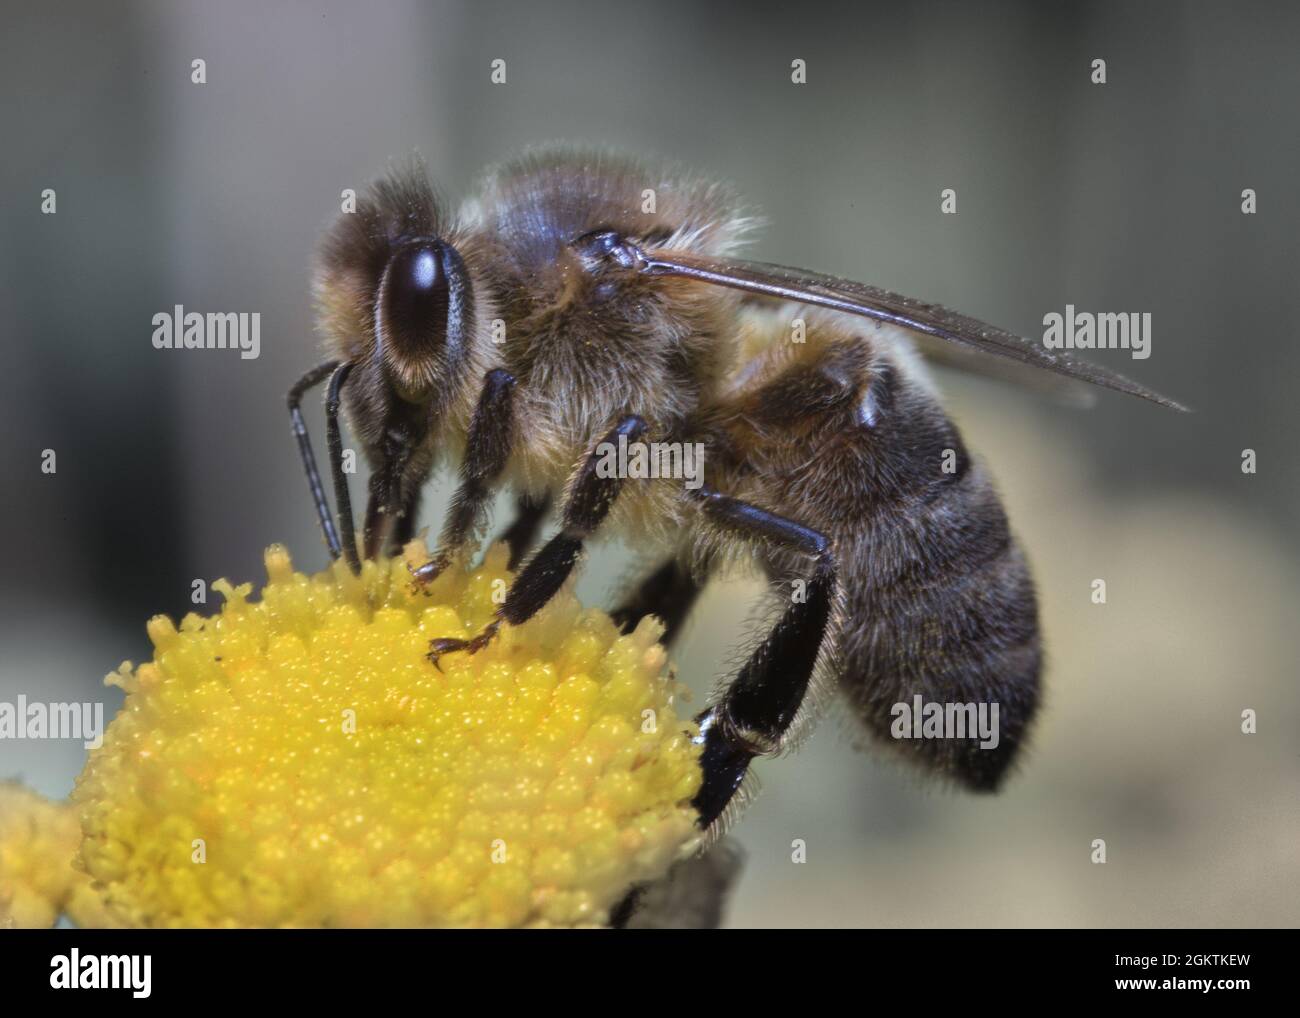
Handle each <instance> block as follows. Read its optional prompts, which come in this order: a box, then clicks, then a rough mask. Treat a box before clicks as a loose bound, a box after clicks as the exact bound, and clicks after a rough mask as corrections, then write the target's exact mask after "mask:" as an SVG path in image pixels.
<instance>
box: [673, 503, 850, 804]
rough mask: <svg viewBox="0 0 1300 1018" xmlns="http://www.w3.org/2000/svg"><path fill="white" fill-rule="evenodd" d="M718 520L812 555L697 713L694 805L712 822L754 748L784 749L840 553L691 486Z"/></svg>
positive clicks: (805, 532) (807, 532) (802, 529)
mask: <svg viewBox="0 0 1300 1018" xmlns="http://www.w3.org/2000/svg"><path fill="white" fill-rule="evenodd" d="M694 494H695V495H696V496H698V497H699V498H701V499H702V503H703V504H702V507H703V510H704V512H705V513H706V514H707V515H708V516H709V517H710V518H711V519H712V520H713V521H714V522H715V523H716V524H719V525H720V526H722V527H724V528H725V529H727V530H730V531H733V532H735V533H736V534H738V535H741V536H743V537H747V538H749V539H750V540H755V539H756V540H761V541H764V542H766V543H769V544H771V545H775V546H776V547H779V548H785V549H790V550H792V551H797V552H802V553H804V554H806V555H808V556H809V557H810V558H812V559H813V561H814V566H813V572H812V576H811V578H810V579H809V580H808V581H807V583H806V585H805V587H804V589H803V590H802V597H801V599H799V600H796V601H795V602H794V603H792V604H791V605H790V607H789V608H787V609H786V610H785V613H784V614H783V615H782V616H781V620H780V621H779V622H777V624H776V627H775V628H774V629H773V630H772V632H771V633H769V634H768V636H767V638H766V639H765V640H764V641H763V642H762V643H761V644H759V646H758V648H757V649H756V650H755V651H754V653H753V654H752V655H751V656H750V658H749V660H748V661H747V662H746V663H745V665H744V667H742V668H741V670H740V673H739V674H738V675H737V676H736V677H735V678H734V679H733V680H732V681H731V684H730V685H729V686H727V689H726V691H725V692H724V693H723V694H722V696H721V698H720V699H719V700H718V702H717V703H715V704H714V705H713V706H711V707H709V709H708V710H706V711H705V712H704V713H703V714H701V715H700V716H699V717H698V718H696V721H697V722H698V723H699V726H700V734H699V737H698V741H699V742H700V743H701V744H702V745H703V747H704V750H703V755H702V756H701V760H700V765H701V767H702V768H703V770H704V783H703V784H702V785H701V787H700V790H699V792H697V793H696V795H695V799H694V801H693V805H694V806H695V808H696V810H697V811H698V812H699V814H700V826H701V827H708V826H709V825H710V824H712V823H713V821H714V820H716V819H717V818H718V816H719V815H720V814H721V813H722V811H723V810H724V809H725V808H726V806H727V803H729V802H730V801H731V798H732V796H733V795H735V793H736V790H737V789H738V788H739V787H740V783H741V781H742V780H743V779H744V777H745V773H746V771H747V770H748V769H749V762H750V761H751V760H752V759H753V758H754V757H756V756H763V755H768V754H771V753H774V752H776V751H777V750H778V749H780V746H781V740H782V738H783V737H784V736H785V734H786V732H787V731H788V730H789V728H790V724H791V722H793V721H794V719H795V715H796V714H798V712H799V706H800V704H802V703H803V699H804V694H805V693H807V691H808V684H809V682H810V681H811V679H812V675H813V669H814V667H815V666H816V664H817V655H818V652H819V651H820V649H821V645H822V641H823V639H824V637H825V635H826V630H827V627H828V625H829V623H830V618H831V602H832V599H833V597H834V592H835V560H834V557H833V555H832V553H831V546H830V541H829V539H828V538H826V537H825V536H824V535H823V534H821V533H819V532H818V531H816V530H813V529H812V528H811V527H806V526H804V525H803V524H800V523H796V522H795V521H794V520H789V519H786V518H785V517H782V516H777V515H776V514H774V513H770V512H767V511H766V510H764V509H760V508H759V507H757V506H754V505H750V504H749V503H747V502H742V501H740V500H739V499H734V498H730V497H728V496H726V495H723V494H721V493H719V492H717V491H715V490H713V489H712V488H710V487H709V486H707V485H705V486H703V487H701V488H699V489H698V490H697V491H696V492H694Z"/></svg>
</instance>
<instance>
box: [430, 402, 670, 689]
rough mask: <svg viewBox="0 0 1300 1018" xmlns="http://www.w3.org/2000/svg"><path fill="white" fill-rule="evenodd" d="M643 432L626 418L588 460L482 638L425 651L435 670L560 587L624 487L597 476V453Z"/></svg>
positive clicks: (519, 620) (530, 612)
mask: <svg viewBox="0 0 1300 1018" xmlns="http://www.w3.org/2000/svg"><path fill="white" fill-rule="evenodd" d="M646 428H647V425H646V422H645V421H644V420H642V419H641V418H640V417H638V416H636V415H635V414H629V415H628V416H626V417H624V418H623V419H622V420H621V421H619V423H618V425H617V426H616V427H615V428H614V429H613V430H612V431H611V432H610V433H609V434H608V435H606V436H605V438H604V439H602V440H601V442H600V443H598V444H597V446H596V448H595V449H593V450H592V451H591V452H590V453H589V454H588V455H587V458H586V460H585V461H584V462H583V464H582V467H581V468H580V469H579V471H578V476H577V477H576V479H575V480H574V483H573V486H572V490H571V493H570V496H569V501H568V504H567V505H566V506H565V507H564V514H563V518H562V526H561V528H560V532H559V533H558V534H556V535H555V536H554V537H552V538H551V539H550V540H549V541H547V542H546V544H544V545H543V546H542V550H541V551H539V552H538V553H537V554H536V555H534V556H533V557H532V558H531V559H530V560H529V562H528V564H527V565H526V566H524V569H523V572H521V573H520V574H519V575H518V576H516V577H515V581H514V583H512V584H511V585H510V590H509V591H508V592H507V594H506V600H505V603H504V604H502V605H501V607H500V608H498V609H497V617H496V618H495V619H494V620H493V621H492V622H491V623H489V624H488V626H487V627H486V628H485V629H484V630H483V631H482V632H481V633H479V634H478V635H477V636H475V637H473V638H472V639H470V640H460V639H442V640H434V641H433V642H432V643H431V644H430V645H429V660H430V661H432V662H433V663H434V665H437V663H438V658H439V657H440V656H441V655H443V654H448V653H451V652H452V651H457V650H466V651H469V652H470V653H474V652H475V651H477V650H481V649H482V648H483V647H485V646H487V644H488V643H489V642H491V640H492V638H493V637H494V636H495V635H496V633H497V630H499V629H500V628H501V626H502V624H506V625H511V626H519V625H523V624H524V623H525V622H527V621H528V620H529V619H531V618H532V617H533V616H534V615H536V614H537V612H538V611H540V610H541V609H542V607H543V606H544V605H545V604H546V603H547V602H548V601H549V600H550V599H551V598H552V597H554V596H555V593H556V592H557V591H558V590H559V589H560V588H561V587H562V586H564V581H565V580H567V579H568V578H569V574H570V573H572V572H573V567H574V566H575V565H577V562H578V559H579V558H580V557H581V555H582V546H583V542H584V541H586V539H587V538H588V537H590V536H591V535H592V534H593V533H594V532H595V531H596V530H597V528H599V527H600V525H601V524H602V523H603V522H604V521H605V517H606V516H608V515H609V510H610V509H611V508H612V507H613V505H614V499H615V498H616V497H617V496H618V492H619V488H620V487H621V486H622V478H620V477H617V476H613V477H604V476H602V475H601V474H600V473H598V471H597V469H596V468H597V465H598V464H599V463H600V462H601V460H602V456H601V455H600V450H601V449H602V448H604V447H605V446H607V445H613V446H617V445H618V443H619V440H620V439H622V438H625V439H626V440H627V441H628V442H635V441H637V440H638V439H640V437H641V436H642V435H644V434H645V432H646Z"/></svg>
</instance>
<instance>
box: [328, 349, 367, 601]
mask: <svg viewBox="0 0 1300 1018" xmlns="http://www.w3.org/2000/svg"><path fill="white" fill-rule="evenodd" d="M351 372H352V365H351V364H340V365H339V366H338V367H337V368H335V369H334V373H333V374H332V375H330V384H329V388H328V389H327V390H326V393H325V443H326V445H327V446H328V448H329V454H330V473H331V474H332V475H333V478H334V505H335V507H336V508H337V509H338V514H339V539H340V543H341V544H342V545H343V555H344V557H345V558H346V559H347V560H348V568H350V569H351V570H352V572H353V574H354V575H356V576H360V575H361V558H360V556H359V555H358V554H357V525H356V522H355V521H354V520H353V519H352V495H351V494H350V493H349V491H348V478H347V475H346V474H345V473H344V472H343V438H342V436H341V435H340V434H339V404H340V403H341V401H342V392H343V383H344V382H346V381H347V380H348V375H349V374H351Z"/></svg>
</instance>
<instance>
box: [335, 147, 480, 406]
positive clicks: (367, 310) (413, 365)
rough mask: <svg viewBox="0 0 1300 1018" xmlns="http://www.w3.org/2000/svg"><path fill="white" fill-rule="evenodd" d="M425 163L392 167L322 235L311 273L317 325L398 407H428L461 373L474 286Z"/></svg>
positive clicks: (343, 357) (341, 355)
mask: <svg viewBox="0 0 1300 1018" xmlns="http://www.w3.org/2000/svg"><path fill="white" fill-rule="evenodd" d="M452 230H453V228H452V226H451V224H450V223H449V221H448V219H447V217H446V215H445V213H444V211H443V209H442V206H441V203H440V202H439V201H438V198H437V196H436V195H435V193H434V191H433V188H432V187H431V186H430V185H429V181H428V177H427V176H426V174H425V172H424V167H423V166H422V165H421V164H420V163H419V162H418V161H413V162H410V163H409V164H407V165H404V166H398V167H395V168H394V169H393V170H392V171H391V172H390V173H389V174H388V175H387V176H385V177H382V178H381V179H379V180H378V181H376V182H375V183H374V184H372V185H371V186H370V187H369V188H367V189H366V190H365V191H364V192H363V193H362V194H361V195H360V196H355V197H354V204H353V205H352V206H351V207H346V206H345V207H344V209H343V215H341V216H340V217H339V218H338V220H337V221H336V222H335V224H334V227H333V229H331V230H330V232H329V233H328V235H327V236H326V237H325V240H324V243H323V245H322V248H321V253H320V258H319V261H318V264H317V272H316V296H317V302H318V305H319V309H320V313H321V317H320V321H321V328H322V331H323V332H324V333H325V334H326V336H327V338H328V339H329V340H330V342H331V345H332V346H333V347H334V348H335V351H336V354H337V356H338V357H339V359H340V360H344V361H349V362H351V363H353V364H355V365H357V366H358V368H361V369H363V370H362V371H361V372H358V374H357V375H355V376H354V377H356V378H358V379H359V378H361V377H362V376H363V374H364V377H366V378H368V379H372V380H375V381H381V382H382V383H383V386H384V388H385V389H388V390H390V391H391V393H392V395H393V397H394V398H396V400H397V402H398V403H405V404H416V405H419V406H425V407H429V408H430V409H434V407H433V404H435V403H437V402H439V401H442V400H445V399H447V398H448V393H449V391H450V390H452V389H454V388H455V386H456V384H457V382H458V380H459V379H460V377H461V375H462V374H463V373H464V358H465V357H466V356H467V355H468V348H469V346H470V344H471V337H472V335H473V329H474V322H475V317H474V299H473V287H472V285H471V283H470V275H469V272H468V270H467V269H466V266H465V262H464V260H463V259H462V258H461V255H460V253H459V252H458V251H457V250H456V248H455V246H454V244H453V243H451V242H450V241H449V240H448V239H447V237H448V234H449V233H451V232H452Z"/></svg>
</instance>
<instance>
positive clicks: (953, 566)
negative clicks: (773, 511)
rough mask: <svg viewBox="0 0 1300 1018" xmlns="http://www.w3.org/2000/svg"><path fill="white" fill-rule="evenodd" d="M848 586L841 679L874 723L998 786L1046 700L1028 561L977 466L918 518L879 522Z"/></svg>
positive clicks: (897, 740) (909, 751)
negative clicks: (1040, 703) (1042, 690)
mask: <svg viewBox="0 0 1300 1018" xmlns="http://www.w3.org/2000/svg"><path fill="white" fill-rule="evenodd" d="M856 553H857V554H858V555H860V556H863V557H865V559H866V560H865V561H861V560H860V561H859V562H858V563H857V565H858V566H859V569H858V570H857V571H856V576H857V577H858V579H857V580H856V582H855V583H854V584H852V585H850V587H849V588H848V589H847V590H846V592H845V593H846V615H845V623H844V631H843V637H842V641H841V647H842V652H843V665H844V667H843V671H842V673H841V674H842V678H841V685H842V687H843V689H844V691H845V693H846V695H847V698H848V699H849V701H850V703H851V704H852V705H853V706H854V708H855V710H856V712H857V714H858V715H859V717H860V719H861V721H862V722H863V723H864V725H865V726H866V727H867V729H868V731H869V732H870V733H871V734H872V735H873V736H874V737H875V738H876V739H877V740H878V741H880V742H882V743H885V744H887V745H889V746H891V747H892V748H895V749H897V750H898V751H899V752H900V753H901V754H902V755H903V756H904V757H906V758H908V759H910V760H912V761H913V762H914V763H917V764H919V765H920V766H922V767H924V768H926V769H927V770H930V771H932V772H937V773H940V774H943V775H946V776H948V777H950V778H952V779H953V780H956V781H957V782H959V783H961V784H963V785H966V786H967V787H969V788H972V789H975V790H980V791H993V790H995V789H996V788H997V787H998V786H999V785H1000V783H1001V782H1002V780H1003V778H1004V777H1005V776H1006V773H1007V771H1008V768H1009V767H1010V766H1011V765H1012V764H1013V762H1014V761H1015V759H1016V757H1017V755H1018V754H1019V750H1020V747H1021V746H1022V745H1023V743H1024V741H1025V738H1026V736H1027V734H1028V731H1029V728H1030V725H1031V723H1032V721H1033V717H1034V714H1035V712H1036V710H1037V707H1038V701H1039V672H1040V667H1041V660H1042V654H1041V647H1040V641H1039V632H1038V607H1037V601H1036V597H1035V593H1034V585H1033V580H1032V578H1031V577H1030V574H1029V567H1028V564H1027V563H1026V561H1025V558H1024V556H1023V554H1022V553H1021V550H1020V548H1019V546H1018V545H1017V544H1016V542H1015V540H1014V539H1013V538H1012V536H1011V534H1010V531H1009V529H1008V527H1007V520H1006V515H1005V513H1004V512H1003V510H1002V507H1001V505H1000V504H999V503H998V501H997V498H996V496H995V495H994V493H993V491H992V487H991V485H990V484H989V482H988V479H987V477H986V476H985V475H984V474H983V472H982V470H981V469H980V467H979V466H978V465H976V466H973V467H972V468H971V470H970V472H969V474H967V475H966V476H965V477H964V478H962V479H961V481H960V482H958V483H954V484H953V485H951V486H950V487H948V488H947V490H946V491H945V492H944V494H943V495H942V496H941V497H939V498H937V499H935V500H934V501H933V502H932V503H930V504H929V505H928V506H927V507H926V508H925V511H924V513H923V514H922V515H921V516H920V517H919V518H918V517H913V518H912V519H910V520H908V521H904V520H902V519H901V518H898V519H895V520H892V521H890V520H885V521H877V522H876V525H875V527H874V533H873V535H872V536H871V538H870V539H869V540H867V541H865V542H863V543H862V544H860V545H859V546H858V547H857V549H856Z"/></svg>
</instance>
